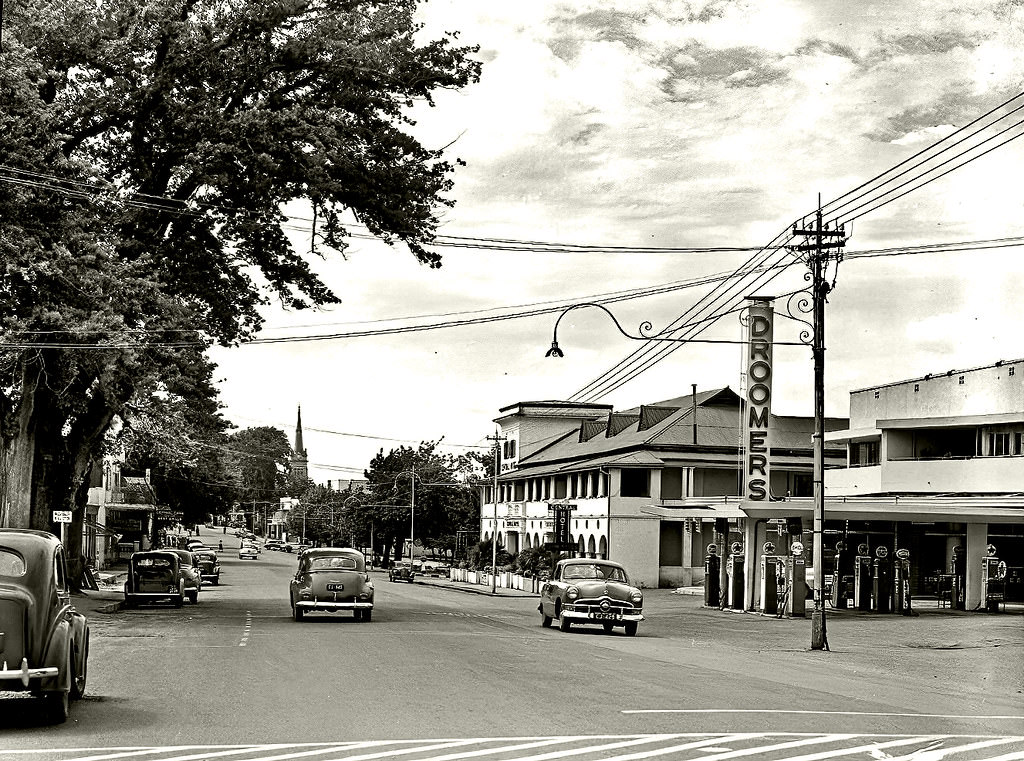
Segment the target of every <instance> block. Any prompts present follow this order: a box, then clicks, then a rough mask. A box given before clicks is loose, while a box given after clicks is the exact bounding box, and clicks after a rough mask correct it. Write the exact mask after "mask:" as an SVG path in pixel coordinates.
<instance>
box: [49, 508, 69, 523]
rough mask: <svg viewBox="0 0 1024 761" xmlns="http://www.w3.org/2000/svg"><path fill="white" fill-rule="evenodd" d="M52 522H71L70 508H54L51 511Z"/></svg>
mask: <svg viewBox="0 0 1024 761" xmlns="http://www.w3.org/2000/svg"><path fill="white" fill-rule="evenodd" d="M53 522H54V523H71V511H70V510H54V511H53Z"/></svg>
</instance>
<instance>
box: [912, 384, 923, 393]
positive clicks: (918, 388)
mask: <svg viewBox="0 0 1024 761" xmlns="http://www.w3.org/2000/svg"><path fill="white" fill-rule="evenodd" d="M920 390H921V384H920V383H915V384H914V393H915V394H916V393H917V392H918V391H920Z"/></svg>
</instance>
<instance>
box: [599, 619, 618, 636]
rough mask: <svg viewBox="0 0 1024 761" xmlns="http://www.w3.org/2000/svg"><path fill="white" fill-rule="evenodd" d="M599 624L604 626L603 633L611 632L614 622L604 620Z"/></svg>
mask: <svg viewBox="0 0 1024 761" xmlns="http://www.w3.org/2000/svg"><path fill="white" fill-rule="evenodd" d="M601 626H602V627H603V628H604V633H605V634H611V633H612V629H613V628H614V626H615V624H613V623H611V622H610V621H605V622H604V623H603V624H601Z"/></svg>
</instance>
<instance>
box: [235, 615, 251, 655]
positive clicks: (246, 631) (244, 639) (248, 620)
mask: <svg viewBox="0 0 1024 761" xmlns="http://www.w3.org/2000/svg"><path fill="white" fill-rule="evenodd" d="M251 632H252V611H251V610H247V611H245V628H244V629H242V641H241V642H239V643H238V646H239V647H245V646H246V645H248V644H249V634H250V633H251Z"/></svg>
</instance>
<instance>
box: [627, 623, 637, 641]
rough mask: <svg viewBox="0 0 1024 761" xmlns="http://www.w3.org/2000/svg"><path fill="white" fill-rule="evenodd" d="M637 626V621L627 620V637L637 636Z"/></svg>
mask: <svg viewBox="0 0 1024 761" xmlns="http://www.w3.org/2000/svg"><path fill="white" fill-rule="evenodd" d="M636 628H637V623H636V621H627V622H626V636H627V637H635V636H636Z"/></svg>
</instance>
